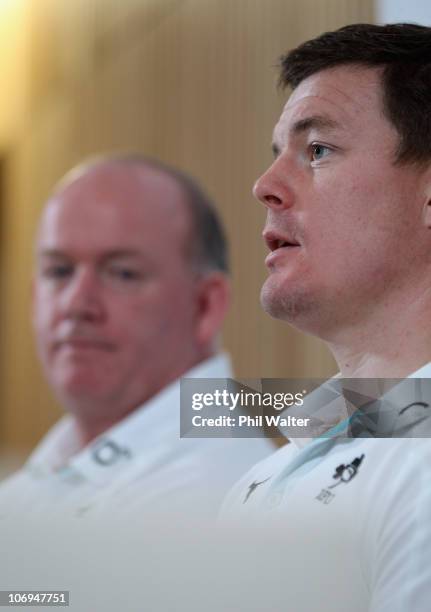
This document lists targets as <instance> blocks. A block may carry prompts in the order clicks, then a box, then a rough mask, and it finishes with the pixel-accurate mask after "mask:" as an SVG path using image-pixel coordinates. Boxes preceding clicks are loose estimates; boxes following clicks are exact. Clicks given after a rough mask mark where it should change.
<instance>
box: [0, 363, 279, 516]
mask: <svg viewBox="0 0 431 612" xmlns="http://www.w3.org/2000/svg"><path fill="white" fill-rule="evenodd" d="M231 375H232V374H231V368H230V362H229V359H228V357H227V356H226V355H223V354H221V355H218V356H216V357H214V358H211V359H209V360H207V361H205V362H203V363H202V364H199V365H198V366H197V367H195V368H193V370H191V371H190V372H188V373H187V376H188V377H196V378H228V377H230V376H231ZM179 432H180V384H179V381H176V382H174V383H173V384H171V385H169V386H168V387H166V388H165V389H163V390H162V391H161V392H160V393H159V394H158V395H157V396H155V397H154V398H152V399H151V400H150V401H148V402H147V403H146V404H145V405H143V406H142V407H140V408H138V409H137V410H135V411H134V412H133V413H131V414H130V415H129V416H128V417H127V418H125V419H124V420H123V421H121V422H120V423H118V424H117V425H116V426H114V427H112V428H111V429H109V430H108V431H106V432H105V433H104V434H103V435H101V436H99V437H98V438H96V439H95V440H94V441H93V442H92V443H90V444H89V445H88V446H87V447H85V448H84V449H83V450H79V451H78V450H77V449H78V448H79V443H78V437H77V432H76V430H75V428H74V425H73V420H72V419H71V418H70V417H68V416H66V417H64V418H63V419H62V420H61V421H60V422H59V423H58V424H57V425H56V426H54V428H53V429H52V430H51V431H50V432H49V433H48V434H47V436H46V437H45V438H44V440H43V441H42V442H41V444H40V445H39V446H38V448H37V449H36V450H35V451H34V452H33V454H32V455H31V457H30V459H29V460H28V462H27V463H26V465H25V466H24V467H23V469H22V470H20V472H18V473H17V474H16V475H14V476H12V477H11V478H9V479H8V480H7V481H5V482H4V483H3V484H2V485H1V486H0V519H2V518H7V517H17V516H19V515H31V516H32V517H36V516H37V515H38V514H40V515H41V516H43V517H49V515H50V513H51V514H53V515H55V516H58V515H59V514H60V515H61V514H62V513H65V514H66V515H70V514H72V515H73V516H82V515H85V514H87V513H90V514H94V513H105V512H106V513H111V512H117V513H121V514H124V515H127V516H130V517H133V516H136V517H139V516H140V513H141V511H142V510H145V511H148V512H164V511H165V512H168V513H171V512H175V511H177V510H178V511H184V512H191V511H193V512H196V513H197V514H199V515H200V516H211V515H213V516H215V515H216V514H217V512H218V509H219V507H220V503H221V501H222V499H223V497H224V496H225V494H226V492H227V491H228V490H229V488H230V487H231V486H232V485H233V483H234V482H235V481H236V480H238V478H239V477H240V476H241V475H242V474H244V473H245V472H246V471H247V470H248V469H249V468H250V466H252V465H253V464H254V463H256V462H257V461H259V460H261V459H263V458H264V457H266V456H268V455H269V454H271V453H272V452H273V451H274V449H275V446H274V444H273V443H272V441H271V440H268V439H264V438H258V439H233V438H224V439H223V438H219V439H202V438H200V439H199V438H193V439H192V438H180V433H179Z"/></svg>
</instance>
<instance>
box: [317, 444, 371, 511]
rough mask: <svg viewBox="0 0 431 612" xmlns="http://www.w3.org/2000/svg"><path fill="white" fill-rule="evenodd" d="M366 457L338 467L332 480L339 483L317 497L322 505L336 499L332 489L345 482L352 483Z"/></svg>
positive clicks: (324, 490) (322, 491)
mask: <svg viewBox="0 0 431 612" xmlns="http://www.w3.org/2000/svg"><path fill="white" fill-rule="evenodd" d="M364 457H365V455H364V454H362V455H361V456H360V457H356V459H353V461H352V462H351V463H347V464H344V463H341V464H340V465H339V466H337V467H336V468H335V473H334V475H333V476H332V478H334V479H335V480H336V481H337V482H335V483H334V484H331V485H329V486H328V487H326V489H322V490H321V491H320V493H319V495H317V497H316V499H317V500H318V501H320V502H322V504H325V505H327V504H329V503H330V502H331V501H332V500H333V499H334V497H335V493H332V491H331V490H330V489H334V488H335V487H338V485H340V484H342V483H343V482H344V483H348V482H350V481H351V480H352V479H353V478H354V477H355V476H356V474H357V473H358V470H359V466H360V465H361V463H362V461H363V460H364Z"/></svg>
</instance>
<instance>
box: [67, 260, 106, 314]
mask: <svg viewBox="0 0 431 612" xmlns="http://www.w3.org/2000/svg"><path fill="white" fill-rule="evenodd" d="M101 290H102V288H101V286H100V284H99V282H98V279H97V274H96V273H95V272H94V271H93V270H91V269H89V268H86V267H82V268H79V267H78V268H76V269H75V272H74V274H73V276H72V277H71V278H70V280H69V282H68V283H67V284H66V285H65V286H64V287H63V290H62V296H61V311H62V315H63V317H65V318H68V319H75V320H80V321H91V322H97V321H99V320H101V319H102V318H103V301H102V297H101Z"/></svg>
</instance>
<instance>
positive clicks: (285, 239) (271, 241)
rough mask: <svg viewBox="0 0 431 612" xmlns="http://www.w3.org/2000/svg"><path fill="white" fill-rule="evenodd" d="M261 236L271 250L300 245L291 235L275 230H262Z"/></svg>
mask: <svg viewBox="0 0 431 612" xmlns="http://www.w3.org/2000/svg"><path fill="white" fill-rule="evenodd" d="M263 238H264V240H265V243H266V245H267V247H268V248H269V250H270V251H271V252H273V251H277V250H278V249H288V248H292V247H299V246H301V245H300V244H299V242H298V241H297V240H295V238H294V237H293V236H288V235H287V234H286V235H284V236H283V235H281V234H278V233H277V232H264V233H263Z"/></svg>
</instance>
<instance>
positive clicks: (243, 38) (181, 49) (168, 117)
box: [0, 0, 374, 454]
mask: <svg viewBox="0 0 431 612" xmlns="http://www.w3.org/2000/svg"><path fill="white" fill-rule="evenodd" d="M373 19H374V6H373V2H372V1H371V0H122V1H121V2H119V1H118V0H0V69H1V75H2V80H1V82H2V95H1V96H0V204H1V208H0V211H1V213H0V214H1V217H0V221H1V247H0V248H1V251H0V266H1V285H0V291H1V300H0V332H1V353H0V382H1V384H0V394H1V398H0V399H1V412H0V444H1V446H2V448H3V449H12V451H14V452H17V453H19V454H26V453H28V451H29V450H30V449H31V448H32V447H33V446H34V445H35V443H36V442H37V440H38V439H39V438H40V437H41V436H42V435H43V433H44V432H45V431H46V430H47V429H48V427H49V426H50V425H51V424H52V423H53V422H54V421H55V420H56V419H57V418H58V417H59V415H60V411H59V407H58V406H57V405H56V403H55V401H54V400H53V398H52V397H51V394H50V392H49V390H48V388H47V387H46V385H45V383H44V381H43V380H42V377H41V374H40V371H39V367H38V365H37V361H36V358H35V354H34V347H33V340H32V333H31V325H30V316H29V313H30V302H31V269H32V248H33V239H34V232H35V227H36V223H37V218H38V215H39V213H40V210H41V207H42V205H43V202H44V200H45V199H46V197H47V196H48V194H49V191H50V189H51V187H52V185H53V183H54V182H55V181H56V180H57V179H58V178H59V177H60V176H61V175H62V173H64V172H65V171H66V170H67V169H68V168H70V167H71V166H72V165H73V164H75V163H77V162H78V161H79V160H81V159H82V158H83V157H84V156H87V155H89V154H93V153H97V152H102V151H107V150H119V149H120V150H124V149H127V150H128V149H138V150H140V151H143V152H145V153H147V154H149V155H152V156H155V157H158V158H160V159H161V160H164V161H166V162H168V163H170V164H174V165H177V166H179V167H181V168H182V169H184V170H186V171H189V172H190V173H192V174H193V175H194V176H195V177H197V178H198V179H199V180H200V181H201V182H202V183H203V185H204V186H205V187H206V188H207V190H208V191H209V192H210V194H211V195H212V196H213V198H214V199H215V201H216V202H217V203H218V206H219V209H220V211H221V214H222V217H223V219H224V221H225V223H226V226H227V229H228V234H229V238H230V241H231V250H232V266H233V287H234V296H235V299H234V305H233V308H232V311H231V314H230V316H229V319H228V322H227V324H226V326H225V333H224V340H225V344H226V346H227V348H228V349H229V350H230V351H231V352H232V355H233V358H234V364H235V370H236V372H237V374H238V375H239V376H242V377H260V376H267V377H292V376H316V377H318V376H322V377H325V376H329V375H331V374H332V373H333V372H334V371H335V366H334V362H333V361H332V358H331V357H330V356H329V354H328V352H327V351H326V349H325V348H324V347H323V345H321V344H320V343H319V342H317V341H316V340H313V339H311V338H308V337H305V336H303V335H301V334H299V333H297V332H295V331H293V330H290V329H288V328H287V326H286V325H284V324H282V323H280V322H278V321H273V320H271V319H270V318H269V317H268V316H267V315H265V314H264V313H262V311H261V308H260V306H259V301H258V296H259V291H260V287H261V284H262V280H263V278H264V277H265V274H266V273H265V269H264V264H263V260H264V255H265V248H264V246H263V244H262V241H261V238H260V233H261V229H262V226H263V221H264V211H263V209H262V207H260V206H259V205H258V204H257V203H255V202H254V201H253V199H252V196H251V187H252V184H253V182H254V180H255V179H256V177H257V176H258V175H259V173H261V172H262V171H263V170H264V169H265V168H266V167H267V166H268V164H269V163H270V161H271V152H270V139H271V132H272V128H273V125H274V123H275V121H276V119H277V117H278V115H279V112H280V109H281V107H282V105H283V104H284V102H285V99H284V96H282V95H281V94H277V92H276V89H275V80H276V70H275V69H274V65H275V63H276V60H277V58H278V56H279V55H280V54H281V53H282V52H284V51H286V50H287V49H289V48H291V47H293V46H296V45H297V44H298V43H300V42H301V41H303V40H305V39H307V38H310V37H312V36H315V35H317V34H319V33H320V32H322V31H325V30H328V29H334V28H337V27H340V26H342V25H345V24H347V23H351V22H358V21H372V20H373Z"/></svg>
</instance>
